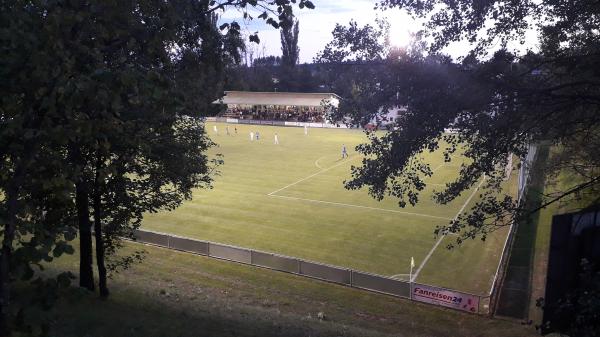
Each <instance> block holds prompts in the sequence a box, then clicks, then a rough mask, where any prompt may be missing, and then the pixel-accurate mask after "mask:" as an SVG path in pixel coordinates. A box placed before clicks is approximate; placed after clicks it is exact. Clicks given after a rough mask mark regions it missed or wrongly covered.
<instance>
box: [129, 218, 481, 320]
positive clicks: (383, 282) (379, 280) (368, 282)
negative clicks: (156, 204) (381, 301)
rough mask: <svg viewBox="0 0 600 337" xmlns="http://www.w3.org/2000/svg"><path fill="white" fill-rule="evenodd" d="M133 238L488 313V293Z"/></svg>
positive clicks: (212, 246) (184, 242) (250, 252)
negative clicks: (474, 292) (470, 292)
mask: <svg viewBox="0 0 600 337" xmlns="http://www.w3.org/2000/svg"><path fill="white" fill-rule="evenodd" d="M134 239H135V241H137V242H141V243H145V244H151V245H155V246H159V247H164V248H168V249H173V250H179V251H184V252H189V253H194V254H199V255H204V256H209V257H213V258H217V259H222V260H227V261H233V262H238V263H243V264H247V265H252V266H256V267H261V268H268V269H272V270H277V271H282V272H286V273H291V274H295V275H299V276H303V277H310V278H314V279H319V280H323V281H327V282H332V283H336V284H340V285H344V286H348V287H352V288H357V289H362V290H367V291H371V292H376V293H381V294H386V295H391V296H395V297H400V298H405V299H411V300H413V301H418V302H423V303H428V304H433V305H438V306H444V307H448V308H452V309H457V310H461V311H467V312H471V313H477V314H488V313H489V310H488V308H489V300H488V299H489V296H480V295H475V294H469V293H465V292H460V291H456V290H452V289H446V288H441V287H435V286H431V285H426V284H420V283H416V282H412V283H411V282H409V281H404V280H397V279H393V278H390V277H386V276H381V275H376V274H371V273H367V272H362V271H358V270H352V269H348V268H343V267H338V266H332V265H328V264H323V263H319V262H314V261H308V260H304V259H299V258H296V257H290V256H284V255H279V254H273V253H268V252H263V251H259V250H254V249H249V248H242V247H236V246H231V245H225V244H221V243H215V242H210V241H202V240H195V239H190V238H185V237H180V236H176V235H172V234H166V233H159V232H153V231H147V230H137V231H135V235H134Z"/></svg>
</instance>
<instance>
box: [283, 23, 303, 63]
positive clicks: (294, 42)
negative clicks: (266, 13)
mask: <svg viewBox="0 0 600 337" xmlns="http://www.w3.org/2000/svg"><path fill="white" fill-rule="evenodd" d="M290 21H291V24H288V25H284V26H283V27H282V28H281V31H280V34H281V64H282V65H283V66H284V67H288V68H290V69H293V68H294V67H295V66H296V64H298V59H299V58H298V57H299V55H300V48H299V47H298V34H299V32H300V28H299V24H300V23H299V22H298V19H296V20H290Z"/></svg>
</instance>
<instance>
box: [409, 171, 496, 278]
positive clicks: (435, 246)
mask: <svg viewBox="0 0 600 337" xmlns="http://www.w3.org/2000/svg"><path fill="white" fill-rule="evenodd" d="M484 181H485V177H484V178H483V179H481V182H480V183H479V184H478V185H477V187H476V188H475V190H474V191H473V193H471V195H470V196H469V198H468V199H467V201H465V203H464V204H463V205H462V207H461V208H460V210H459V211H458V213H456V215H455V216H454V219H453V220H456V218H458V216H459V215H460V213H462V211H463V210H464V209H465V207H467V204H469V202H470V201H471V199H473V196H474V195H475V193H477V191H478V190H479V188H480V187H481V184H483V182H484ZM444 237H445V235H442V236H440V238H439V240H437V242H436V243H435V245H433V248H431V250H430V251H429V253H428V254H427V256H425V258H424V259H423V262H421V264H420V265H419V268H417V271H415V272H414V273H413V276H412V279H411V280H410V281H411V282H414V280H416V279H417V276H418V275H419V273H420V272H421V269H423V267H424V266H425V264H426V263H427V261H429V258H430V257H431V255H433V252H434V251H435V249H436V248H437V247H438V246H439V245H440V243H441V242H442V240H443V239H444Z"/></svg>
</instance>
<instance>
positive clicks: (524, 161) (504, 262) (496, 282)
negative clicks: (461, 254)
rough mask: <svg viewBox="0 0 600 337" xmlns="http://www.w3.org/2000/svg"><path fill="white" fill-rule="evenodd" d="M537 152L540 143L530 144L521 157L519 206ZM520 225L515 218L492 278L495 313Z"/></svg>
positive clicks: (490, 304) (491, 310)
mask: <svg viewBox="0 0 600 337" xmlns="http://www.w3.org/2000/svg"><path fill="white" fill-rule="evenodd" d="M537 154H538V145H537V144H529V145H528V148H527V154H526V155H525V157H524V158H521V161H520V166H519V173H518V174H519V175H518V182H517V205H519V206H521V204H522V202H523V200H525V195H526V194H527V187H528V186H529V182H530V180H531V168H532V166H533V164H534V162H535V160H536V158H537ZM518 226H519V223H518V222H516V221H514V220H513V222H512V224H511V225H510V229H509V231H508V235H507V237H506V240H505V241H504V246H503V247H502V254H501V256H500V262H499V263H498V267H497V269H496V273H495V274H494V278H493V280H492V285H491V288H490V292H489V294H490V295H489V297H488V298H487V301H488V307H489V313H490V314H494V312H495V310H496V306H497V303H498V297H499V295H500V288H501V287H502V283H503V281H504V278H505V276H506V271H507V269H508V262H509V260H510V253H511V251H512V248H513V243H514V241H515V235H516V234H515V233H516V232H517V229H518Z"/></svg>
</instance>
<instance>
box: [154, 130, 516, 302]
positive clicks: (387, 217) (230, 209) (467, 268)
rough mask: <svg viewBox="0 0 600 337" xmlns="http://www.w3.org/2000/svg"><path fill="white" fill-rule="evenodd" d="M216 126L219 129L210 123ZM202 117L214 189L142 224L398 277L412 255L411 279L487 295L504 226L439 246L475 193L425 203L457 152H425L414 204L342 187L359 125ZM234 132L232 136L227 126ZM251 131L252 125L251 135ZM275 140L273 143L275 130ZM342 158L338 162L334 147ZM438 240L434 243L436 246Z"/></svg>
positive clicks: (448, 174)
mask: <svg viewBox="0 0 600 337" xmlns="http://www.w3.org/2000/svg"><path fill="white" fill-rule="evenodd" d="M214 125H217V126H218V128H219V135H216V134H215V133H214V132H213V126H214ZM225 127H226V124H220V123H207V131H208V132H209V133H210V135H211V137H212V138H213V140H214V141H215V142H216V143H218V144H219V147H217V148H214V149H212V150H211V154H212V155H214V154H217V153H221V154H223V155H224V160H225V164H224V165H223V166H222V167H220V175H219V176H216V177H215V183H214V188H213V189H211V190H198V191H196V192H195V193H194V197H193V200H192V201H189V202H186V203H184V204H183V205H182V206H181V207H180V208H178V209H177V210H176V211H174V212H164V213H158V214H150V215H148V216H147V217H146V218H145V220H144V223H143V228H144V229H149V230H155V231H161V232H168V233H173V234H176V235H181V236H186V237H192V238H197V239H202V240H210V241H214V242H219V243H226V244H232V245H236V246H241V247H248V248H253V249H259V250H263V251H268V252H273V253H279V254H284V255H290V256H295V257H299V258H304V259H308V260H313V261H318V262H323V263H328V264H333V265H338V266H343V267H348V268H353V269H356V270H361V271H366V272H371V273H376V274H380V275H387V276H393V277H396V278H401V279H407V278H408V275H407V274H408V273H409V269H410V259H411V256H412V257H414V259H415V263H416V267H415V269H414V272H418V274H417V278H416V281H417V282H421V283H427V284H433V285H437V286H442V287H449V288H453V289H458V290H462V291H466V292H472V293H477V294H487V292H488V291H489V288H490V286H491V282H492V279H493V276H494V273H495V271H496V268H497V266H498V261H499V258H500V254H501V250H502V246H503V244H504V240H505V236H506V233H507V230H502V231H498V232H496V233H495V234H494V235H491V236H490V237H488V239H487V240H486V241H485V242H481V241H479V240H477V241H470V242H466V243H465V244H463V245H462V246H461V247H460V248H456V249H454V250H450V251H449V250H447V249H446V248H445V247H446V244H447V243H449V242H451V241H452V240H453V239H454V238H453V237H451V236H448V237H445V238H442V239H441V241H439V242H438V240H439V238H437V237H435V236H434V234H433V231H434V229H435V227H436V226H437V225H444V224H447V223H448V221H449V220H450V219H452V218H454V217H455V216H456V215H457V214H458V213H459V212H460V211H461V210H463V209H468V207H469V205H470V204H471V203H473V202H475V201H476V200H477V198H478V196H479V193H478V191H477V190H476V188H473V189H471V190H470V191H467V192H466V193H464V194H463V195H461V196H460V197H459V198H457V199H456V200H454V201H453V202H452V203H450V204H448V205H438V204H435V203H434V202H433V201H432V200H431V195H432V191H433V190H434V189H441V188H442V187H443V186H442V184H444V183H445V182H448V181H450V180H451V179H452V178H453V177H455V176H456V174H457V171H458V165H460V162H461V159H460V158H455V159H454V160H453V161H452V162H451V163H449V164H448V163H444V162H443V160H442V156H441V153H431V154H430V153H427V154H424V155H423V156H424V158H425V160H426V161H427V162H429V163H430V165H431V168H432V169H433V170H435V173H434V176H433V177H431V178H429V180H428V182H429V185H428V187H427V189H426V190H425V191H424V192H423V193H422V194H421V198H420V199H421V200H420V202H419V204H418V205H417V206H416V207H411V206H408V207H406V208H404V209H402V208H399V207H398V205H397V200H393V199H389V198H387V199H384V200H383V201H381V202H378V201H376V200H374V199H372V198H371V197H370V196H369V195H368V194H367V191H366V190H361V191H348V190H346V189H344V187H343V181H344V180H345V179H348V178H350V167H351V165H353V164H355V165H357V164H359V163H360V156H359V155H358V154H357V153H355V152H354V151H353V149H354V147H355V146H356V145H357V144H359V143H361V142H364V141H365V140H366V137H365V135H364V134H363V133H362V131H359V130H342V129H335V130H332V129H310V130H309V135H308V136H305V135H304V130H303V129H302V128H295V127H272V126H256V125H234V124H230V125H229V129H230V133H231V135H230V136H228V135H226V133H225ZM235 127H236V128H237V130H238V133H237V134H234V128H235ZM250 131H254V132H256V131H258V132H260V135H261V139H260V140H259V141H252V142H251V141H250V138H249V133H250ZM275 133H277V134H278V135H279V142H280V144H279V145H275V144H274V134H275ZM342 144H345V145H346V146H347V147H348V150H349V154H350V157H349V158H347V159H341V147H342ZM438 243H439V244H438Z"/></svg>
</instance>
